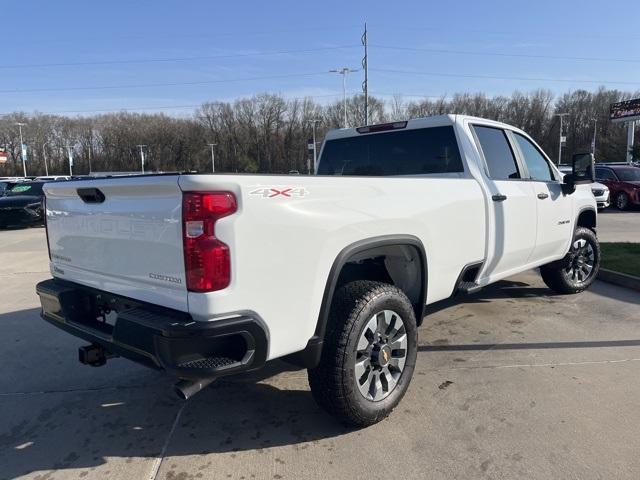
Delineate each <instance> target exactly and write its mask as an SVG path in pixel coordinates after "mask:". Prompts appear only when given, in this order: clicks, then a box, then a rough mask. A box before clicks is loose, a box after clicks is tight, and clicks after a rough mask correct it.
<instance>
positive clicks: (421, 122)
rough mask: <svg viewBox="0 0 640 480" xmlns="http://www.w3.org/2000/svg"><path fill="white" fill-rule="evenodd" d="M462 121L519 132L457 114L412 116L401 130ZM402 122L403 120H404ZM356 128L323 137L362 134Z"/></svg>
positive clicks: (500, 124) (494, 122) (337, 131)
mask: <svg viewBox="0 0 640 480" xmlns="http://www.w3.org/2000/svg"><path fill="white" fill-rule="evenodd" d="M464 121H469V122H478V123H483V124H485V125H492V126H495V127H500V128H508V129H510V130H515V131H518V132H521V130H520V129H519V128H517V127H514V126H513V125H508V124H506V123H502V122H496V121H495V120H489V119H487V118H481V117H474V116H471V115H457V114H446V115H434V116H432V117H422V118H412V119H410V120H407V121H406V122H407V125H406V127H404V128H403V130H411V129H415V128H429V127H443V126H447V125H453V124H454V123H456V122H464ZM402 122H404V120H403V121H402ZM394 123H401V122H389V125H391V124H394ZM382 125H386V124H382ZM367 126H373V125H367ZM358 128H361V127H356V128H338V129H335V130H329V131H328V132H327V135H326V137H325V139H326V140H333V139H336V138H347V137H355V136H358V135H362V134H363V133H361V132H358ZM393 130H394V129H389V130H388V131H382V132H371V133H367V134H368V135H373V134H375V133H387V132H391V131H393Z"/></svg>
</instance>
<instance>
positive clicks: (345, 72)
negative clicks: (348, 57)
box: [329, 67, 358, 128]
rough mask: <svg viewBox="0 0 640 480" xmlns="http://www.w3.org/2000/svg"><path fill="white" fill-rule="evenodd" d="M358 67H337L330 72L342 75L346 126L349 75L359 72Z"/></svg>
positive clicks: (345, 121)
mask: <svg viewBox="0 0 640 480" xmlns="http://www.w3.org/2000/svg"><path fill="white" fill-rule="evenodd" d="M357 71H358V70H357V69H355V70H354V69H352V68H349V67H342V68H336V69H333V70H329V72H330V73H339V74H340V75H342V103H343V104H344V107H343V108H344V128H347V75H349V74H350V73H354V72H357Z"/></svg>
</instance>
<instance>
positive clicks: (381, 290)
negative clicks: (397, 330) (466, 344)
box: [308, 280, 418, 427]
mask: <svg viewBox="0 0 640 480" xmlns="http://www.w3.org/2000/svg"><path fill="white" fill-rule="evenodd" d="M385 312H392V313H396V314H397V316H398V317H400V324H403V327H404V333H405V335H406V338H405V340H404V341H405V342H406V349H401V350H400V349H399V350H393V351H392V350H387V352H393V353H385V357H396V356H397V355H401V354H402V352H404V354H405V357H403V358H404V364H403V365H404V366H403V368H402V369H401V370H398V371H396V372H395V373H398V372H399V378H398V379H397V381H396V383H395V386H394V387H393V388H390V383H389V382H384V383H385V384H386V385H387V389H388V392H383V393H382V394H386V396H385V397H384V398H381V399H380V400H373V399H369V398H365V396H364V394H363V393H361V388H364V384H365V383H367V380H365V381H364V382H360V385H362V387H361V386H359V384H358V383H356V382H357V381H358V380H357V379H356V373H355V372H356V361H361V359H362V358H363V351H362V350H361V351H360V352H358V351H357V349H358V343H359V341H362V339H363V338H362V337H364V336H366V335H367V334H369V335H370V334H371V330H370V329H369V327H370V326H371V325H372V323H371V322H373V321H374V317H375V322H376V324H377V325H380V317H379V315H383V318H384V315H385ZM396 322H397V317H396V319H393V320H392V321H391V323H392V324H395V325H396V326H397V325H398V324H397V323H396ZM391 330H392V327H389V328H388V330H387V332H389V331H391ZM376 332H377V330H376ZM374 335H376V334H375V333H374ZM394 335H395V334H394ZM390 337H391V334H389V338H387V340H384V339H383V340H381V342H382V343H381V344H380V345H382V348H385V347H384V344H385V343H386V342H389V343H388V345H391V340H390ZM395 338H398V337H395ZM361 345H362V344H361ZM375 345H377V343H375V342H370V344H369V346H368V347H367V349H371V351H372V352H373V351H374V349H375V348H376V347H375ZM417 346H418V332H417V326H416V318H415V314H414V311H413V307H412V306H411V302H410V301H409V299H408V298H407V296H406V295H405V294H404V293H403V292H402V291H401V290H400V289H398V288H396V287H395V286H393V285H389V284H385V283H380V282H373V281H366V280H358V281H354V282H350V283H348V284H346V285H344V286H342V287H341V288H339V290H338V291H337V292H336V293H335V295H334V298H333V301H332V304H331V311H330V315H329V321H328V324H327V331H326V335H325V339H324V347H323V350H322V356H321V360H320V364H319V365H318V366H317V367H316V368H312V369H309V371H308V376H309V385H310V386H311V393H312V394H313V397H314V399H315V400H316V402H317V403H318V404H319V405H320V406H321V407H322V408H323V409H324V410H326V411H327V412H329V413H330V414H332V415H333V416H335V417H336V418H337V419H338V420H339V421H340V422H342V423H343V424H345V425H347V426H351V427H366V426H369V425H373V424H374V423H377V422H379V421H381V420H382V419H384V418H385V417H386V416H388V415H389V414H390V413H391V411H392V410H393V409H394V408H395V406H396V405H398V403H399V402H400V400H401V399H402V397H403V396H404V394H405V392H406V391H407V388H408V387H409V383H410V381H411V377H412V376H413V371H414V368H415V363H416V355H417ZM377 352H378V355H377V358H378V359H381V358H382V356H381V355H380V353H382V352H381V351H380V350H379V349H378V350H377ZM370 355H371V358H373V355H374V354H373V353H371V354H370ZM366 360H368V359H366ZM386 360H388V358H387V359H386ZM386 360H384V361H386ZM396 361H397V360H396ZM385 365H387V367H389V368H395V367H392V366H391V362H389V363H385ZM367 368H368V370H366V372H369V373H368V375H369V377H371V375H374V376H375V374H376V372H375V370H377V369H378V368H383V367H381V366H380V365H379V364H375V363H374V362H373V360H371V362H370V363H369V366H368V367H367ZM387 372H389V370H387ZM387 374H388V373H387ZM365 375H366V374H365ZM365 375H363V376H361V377H360V380H362V379H364V376H365ZM378 375H379V376H378V377H377V378H378V379H379V381H378V383H375V382H374V383H375V386H378V385H379V386H381V387H383V383H382V382H381V380H382V377H384V373H378ZM374 390H375V388H374Z"/></svg>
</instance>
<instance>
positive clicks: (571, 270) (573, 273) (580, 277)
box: [564, 238, 596, 282]
mask: <svg viewBox="0 0 640 480" xmlns="http://www.w3.org/2000/svg"><path fill="white" fill-rule="evenodd" d="M568 260H569V262H568V265H567V266H566V267H565V269H564V274H565V275H566V277H567V278H568V279H569V280H571V281H572V282H585V281H587V279H588V278H589V277H590V276H591V274H592V273H593V269H594V266H595V264H596V256H595V252H594V250H593V247H592V246H591V244H590V243H589V242H587V241H586V240H585V239H584V238H580V239H578V240H576V241H574V242H573V245H571V250H570V251H569V257H568Z"/></svg>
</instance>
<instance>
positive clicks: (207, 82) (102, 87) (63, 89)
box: [0, 72, 326, 93]
mask: <svg viewBox="0 0 640 480" xmlns="http://www.w3.org/2000/svg"><path fill="white" fill-rule="evenodd" d="M325 74H326V73H325V72H310V73H287V74H282V75H268V76H263V77H243V78H228V79H224V80H199V81H196V82H169V83H144V84H130V85H100V86H90V87H79V86H78V87H58V88H16V89H10V90H0V93H30V92H67V91H75V90H114V89H119V88H150V87H176V86H187V85H211V84H216V83H229V82H243V81H252V80H271V79H278V78H290V77H310V76H315V75H325Z"/></svg>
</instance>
